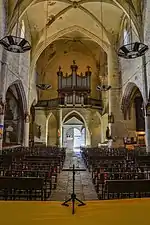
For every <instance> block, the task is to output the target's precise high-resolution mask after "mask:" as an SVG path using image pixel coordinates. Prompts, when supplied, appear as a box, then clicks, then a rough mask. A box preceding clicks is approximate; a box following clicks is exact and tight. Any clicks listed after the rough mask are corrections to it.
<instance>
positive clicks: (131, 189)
mask: <svg viewBox="0 0 150 225" xmlns="http://www.w3.org/2000/svg"><path fill="white" fill-rule="evenodd" d="M108 152H111V154H108ZM114 152H115V153H116V152H117V154H113V153H114ZM129 154H131V155H132V157H129ZM129 154H127V152H126V150H124V151H123V150H122V149H121V150H120V149H116V150H115V149H101V148H99V149H98V148H96V149H93V148H88V149H86V148H82V149H81V155H82V157H83V159H84V161H85V163H86V165H87V167H88V169H89V171H90V172H91V176H92V181H93V184H94V186H95V189H96V192H97V194H98V197H99V199H110V198H112V199H114V198H126V197H147V196H150V156H149V154H147V153H146V152H145V154H144V152H143V149H142V152H140V150H139V149H138V151H137V150H135V151H132V153H131V152H130V153H129Z"/></svg>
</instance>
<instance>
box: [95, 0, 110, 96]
mask: <svg viewBox="0 0 150 225" xmlns="http://www.w3.org/2000/svg"><path fill="white" fill-rule="evenodd" d="M101 24H102V45H103V41H104V40H103V3H102V0H101ZM102 47H103V46H102ZM98 64H99V65H98V68H99V70H100V67H101V66H100V63H98ZM103 66H104V67H105V63H104V64H103ZM105 77H106V75H105V71H104V75H103V80H102V81H101V85H98V86H97V87H96V90H97V91H101V92H102V91H108V90H109V89H110V88H111V86H110V85H108V84H106V82H105V83H104V81H105Z"/></svg>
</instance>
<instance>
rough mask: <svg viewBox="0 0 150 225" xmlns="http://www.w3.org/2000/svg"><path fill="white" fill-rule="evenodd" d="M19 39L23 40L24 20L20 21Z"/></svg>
mask: <svg viewBox="0 0 150 225" xmlns="http://www.w3.org/2000/svg"><path fill="white" fill-rule="evenodd" d="M20 37H21V38H24V37H25V24H24V20H22V21H21V32H20Z"/></svg>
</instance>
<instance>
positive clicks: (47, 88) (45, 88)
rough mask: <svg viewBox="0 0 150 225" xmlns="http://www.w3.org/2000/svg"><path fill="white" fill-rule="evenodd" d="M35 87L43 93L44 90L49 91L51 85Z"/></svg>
mask: <svg viewBox="0 0 150 225" xmlns="http://www.w3.org/2000/svg"><path fill="white" fill-rule="evenodd" d="M36 87H37V88H39V89H41V90H42V91H45V90H49V89H50V88H52V85H51V84H37V85H36Z"/></svg>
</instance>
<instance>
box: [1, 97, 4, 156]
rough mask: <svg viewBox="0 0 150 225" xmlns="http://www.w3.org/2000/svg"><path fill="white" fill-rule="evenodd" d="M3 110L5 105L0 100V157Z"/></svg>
mask: <svg viewBox="0 0 150 225" xmlns="http://www.w3.org/2000/svg"><path fill="white" fill-rule="evenodd" d="M4 110H5V104H4V103H3V101H2V99H1V100H0V155H1V153H2V148H3V132H4Z"/></svg>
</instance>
